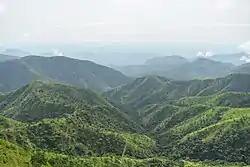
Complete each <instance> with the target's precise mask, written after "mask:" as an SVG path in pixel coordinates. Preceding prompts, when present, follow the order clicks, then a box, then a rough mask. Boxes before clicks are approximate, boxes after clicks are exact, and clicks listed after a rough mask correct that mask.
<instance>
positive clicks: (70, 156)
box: [0, 75, 250, 167]
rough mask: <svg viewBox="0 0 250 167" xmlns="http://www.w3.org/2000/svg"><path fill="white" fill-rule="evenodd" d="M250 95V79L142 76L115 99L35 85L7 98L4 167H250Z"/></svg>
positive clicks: (0, 120)
mask: <svg viewBox="0 0 250 167" xmlns="http://www.w3.org/2000/svg"><path fill="white" fill-rule="evenodd" d="M237 81H241V83H240V84H237ZM248 91H249V76H248V75H230V76H228V77H225V78H218V79H214V80H213V79H209V80H193V81H186V82H173V81H170V80H168V79H165V78H162V77H154V76H150V77H144V78H138V79H136V80H135V82H133V83H132V84H128V85H126V86H124V87H121V88H118V89H116V90H112V91H109V92H107V93H105V94H106V95H108V96H109V97H110V99H112V100H113V101H112V100H106V99H105V98H103V97H102V96H101V95H98V94H96V93H94V92H92V91H90V90H86V89H79V88H76V87H73V86H70V85H64V84H59V83H51V82H43V81H36V82H32V83H31V84H29V85H26V86H24V87H22V88H20V89H18V90H16V91H13V92H10V93H8V94H1V95H0V114H1V115H2V116H0V153H1V154H0V155H1V156H0V166H1V165H2V164H3V165H2V166H41V165H43V166H58V167H59V166H60V167H61V166H135V167H137V166H138V167H141V166H142V167H143V166H145V167H146V166H170V167H171V166H180V167H182V166H183V167H192V166H193V167H195V166H197V167H199V166H207V167H210V166H232V167H233V166H245V164H248V165H249V164H250V156H249V155H250V140H249V139H250V108H249V98H250V94H249V93H247V92H248ZM166 157H168V158H169V159H168V158H166ZM183 160H184V161H183ZM199 161H201V162H199Z"/></svg>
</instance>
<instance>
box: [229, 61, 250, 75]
mask: <svg viewBox="0 0 250 167" xmlns="http://www.w3.org/2000/svg"><path fill="white" fill-rule="evenodd" d="M232 73H241V74H250V63H246V64H242V65H240V66H238V67H237V68H236V69H234V70H233V71H232Z"/></svg>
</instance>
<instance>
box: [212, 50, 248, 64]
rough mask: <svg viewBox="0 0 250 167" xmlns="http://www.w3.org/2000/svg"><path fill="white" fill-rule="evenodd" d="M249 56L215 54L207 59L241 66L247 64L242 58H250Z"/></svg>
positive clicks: (242, 54) (245, 54)
mask: <svg viewBox="0 0 250 167" xmlns="http://www.w3.org/2000/svg"><path fill="white" fill-rule="evenodd" d="M249 56H250V55H249V54H247V53H244V52H242V53H233V54H215V55H213V56H210V57H207V58H208V59H211V60H214V61H220V62H223V63H232V64H234V65H241V64H244V63H245V61H244V60H242V57H249Z"/></svg>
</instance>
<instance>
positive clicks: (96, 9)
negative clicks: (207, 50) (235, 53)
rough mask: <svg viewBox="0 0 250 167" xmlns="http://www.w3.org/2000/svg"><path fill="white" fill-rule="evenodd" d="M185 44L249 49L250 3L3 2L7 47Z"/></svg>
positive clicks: (0, 13) (0, 38)
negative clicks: (26, 45) (87, 44)
mask: <svg viewBox="0 0 250 167" xmlns="http://www.w3.org/2000/svg"><path fill="white" fill-rule="evenodd" d="M183 41H184V42H208V43H236V44H238V45H239V47H241V48H244V47H247V49H248V47H249V44H248V43H249V41H250V0H0V44H2V45H4V44H6V43H84V42H100V43H102V42H104V43H105V42H183ZM243 45H246V46H243Z"/></svg>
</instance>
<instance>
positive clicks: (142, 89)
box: [104, 74, 250, 109]
mask: <svg viewBox="0 0 250 167" xmlns="http://www.w3.org/2000/svg"><path fill="white" fill-rule="evenodd" d="M249 91H250V75H245V74H234V75H229V76H227V77H224V78H218V79H207V80H192V81H179V82H176V81H170V80H168V79H165V78H162V77H157V76H150V77H142V78H138V79H136V80H135V81H134V82H133V83H131V84H128V85H125V86H123V87H120V88H117V89H114V90H111V91H108V92H106V93H104V95H106V96H107V97H109V98H110V99H111V100H112V101H114V102H116V103H120V104H126V105H129V106H130V107H132V108H134V109H138V108H142V107H144V106H146V105H148V104H159V103H160V104H161V103H166V102H169V101H172V100H177V99H179V98H182V97H189V96H199V97H197V99H199V100H201V98H200V96H202V97H203V96H209V95H214V94H219V93H223V92H249ZM194 98H196V97H194ZM203 98H204V99H203V101H206V98H209V97H203ZM188 105H190V104H188ZM191 105H192V104H191Z"/></svg>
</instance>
